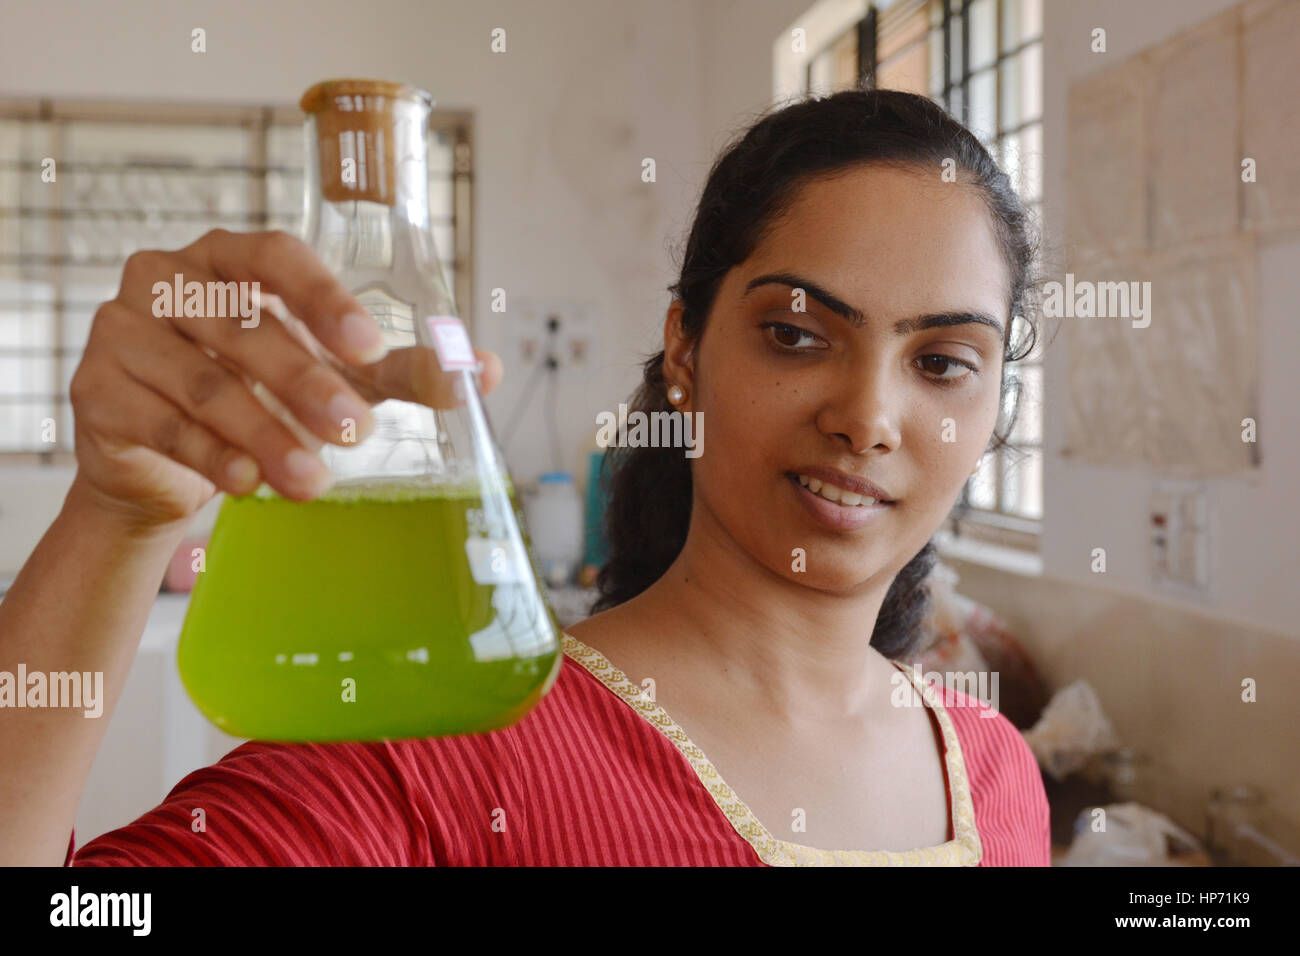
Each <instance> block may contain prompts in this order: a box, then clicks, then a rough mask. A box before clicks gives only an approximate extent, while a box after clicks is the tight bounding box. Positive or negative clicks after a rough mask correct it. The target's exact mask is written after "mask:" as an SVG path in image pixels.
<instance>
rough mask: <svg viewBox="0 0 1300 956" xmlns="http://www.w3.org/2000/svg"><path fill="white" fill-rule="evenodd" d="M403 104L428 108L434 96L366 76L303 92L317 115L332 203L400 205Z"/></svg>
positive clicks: (304, 103) (324, 182)
mask: <svg viewBox="0 0 1300 956" xmlns="http://www.w3.org/2000/svg"><path fill="white" fill-rule="evenodd" d="M399 104H403V105H407V104H416V105H419V106H423V107H425V108H426V109H427V108H430V107H432V106H433V97H432V96H430V95H429V94H428V93H426V92H425V91H424V90H421V89H418V88H416V87H414V86H407V85H405V84H403V83H393V82H390V81H388V80H363V79H341V80H325V81H323V82H321V83H317V84H316V85H315V86H313V87H312V88H311V89H309V90H308V91H307V92H306V93H304V94H303V95H302V99H301V100H300V101H299V104H298V105H299V106H300V107H302V110H303V112H305V113H314V114H315V116H316V149H317V155H318V157H319V168H320V184H321V195H322V196H323V197H324V198H325V199H326V200H327V201H329V202H350V201H352V200H356V199H364V200H369V201H370V202H378V203H383V204H384V205H387V206H392V205H394V204H395V203H396V201H397V148H396V143H397V139H396V135H395V132H396V127H397V123H398V115H397V109H398V106H399Z"/></svg>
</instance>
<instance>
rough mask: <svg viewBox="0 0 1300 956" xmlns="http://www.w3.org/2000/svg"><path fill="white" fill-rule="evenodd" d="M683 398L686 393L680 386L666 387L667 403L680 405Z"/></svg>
mask: <svg viewBox="0 0 1300 956" xmlns="http://www.w3.org/2000/svg"><path fill="white" fill-rule="evenodd" d="M685 397H686V393H685V392H684V391H682V387H681V386H680V385H670V386H669V387H668V401H670V402H672V403H673V404H674V405H680V404H681V402H682V399H684V398H685Z"/></svg>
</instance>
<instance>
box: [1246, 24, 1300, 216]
mask: <svg viewBox="0 0 1300 956" xmlns="http://www.w3.org/2000/svg"><path fill="white" fill-rule="evenodd" d="M1242 49H1243V57H1242V59H1243V69H1242V103H1241V106H1242V140H1241V142H1242V145H1241V149H1242V152H1243V154H1244V156H1243V157H1240V158H1239V159H1238V168H1240V162H1241V158H1245V157H1249V158H1251V159H1253V160H1255V176H1256V180H1255V182H1253V183H1247V184H1244V185H1243V186H1242V189H1243V190H1244V192H1245V215H1246V224H1247V225H1248V226H1250V227H1251V228H1266V227H1268V228H1271V227H1297V226H1300V68H1297V65H1296V59H1297V57H1298V56H1300V3H1297V2H1295V0H1286V2H1283V0H1251V2H1249V3H1247V4H1245V5H1244V7H1243V10H1242ZM1238 179H1240V173H1238Z"/></svg>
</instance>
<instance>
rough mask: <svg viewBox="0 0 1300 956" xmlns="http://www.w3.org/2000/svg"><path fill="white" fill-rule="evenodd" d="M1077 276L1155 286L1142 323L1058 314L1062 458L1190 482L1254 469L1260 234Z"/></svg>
mask: <svg viewBox="0 0 1300 956" xmlns="http://www.w3.org/2000/svg"><path fill="white" fill-rule="evenodd" d="M1071 270H1072V274H1073V275H1074V277H1075V282H1076V284H1079V283H1083V282H1093V283H1102V282H1106V283H1117V282H1127V283H1132V282H1137V283H1148V282H1149V283H1150V286H1149V299H1148V300H1147V301H1146V302H1145V308H1146V309H1147V310H1148V312H1147V314H1146V315H1145V316H1143V317H1141V318H1131V317H1115V316H1100V315H1095V316H1093V317H1065V318H1062V319H1061V323H1062V325H1063V327H1064V328H1063V332H1064V338H1065V340H1066V342H1067V349H1068V362H1067V367H1068V382H1069V394H1070V401H1069V403H1068V405H1067V411H1066V445H1065V448H1063V449H1062V456H1063V457H1065V458H1067V459H1074V460H1077V461H1084V462H1089V463H1094V464H1101V465H1110V466H1124V467H1134V466H1137V467H1141V466H1149V467H1151V468H1152V469H1156V470H1160V471H1162V472H1171V473H1186V474H1194V475H1224V474H1232V473H1236V472H1240V471H1242V470H1245V469H1249V468H1251V467H1253V466H1254V465H1255V464H1256V461H1255V451H1256V449H1257V447H1258V446H1257V445H1255V444H1253V443H1247V442H1245V441H1243V440H1242V431H1243V426H1242V420H1243V419H1244V418H1256V419H1257V415H1258V412H1257V409H1256V404H1255V402H1256V388H1255V382H1256V375H1257V369H1258V358H1259V336H1258V323H1257V319H1256V316H1257V309H1256V306H1255V243H1254V238H1253V236H1251V235H1250V234H1249V233H1242V234H1239V235H1237V236H1233V237H1230V238H1228V239H1223V240H1213V241H1209V242H1205V243H1200V244H1197V245H1196V246H1195V247H1184V248H1182V249H1179V250H1176V251H1171V252H1166V253H1160V254H1155V255H1150V256H1145V257H1130V258H1128V259H1125V260H1110V261H1104V260H1093V261H1091V262H1090V263H1087V264H1082V263H1081V264H1079V265H1072V266H1071ZM1141 288H1143V287H1142V286H1139V289H1141ZM1135 291H1136V290H1135ZM1139 294H1142V293H1141V292H1139ZM1135 322H1136V323H1138V324H1139V325H1140V324H1141V323H1149V324H1146V325H1145V327H1135Z"/></svg>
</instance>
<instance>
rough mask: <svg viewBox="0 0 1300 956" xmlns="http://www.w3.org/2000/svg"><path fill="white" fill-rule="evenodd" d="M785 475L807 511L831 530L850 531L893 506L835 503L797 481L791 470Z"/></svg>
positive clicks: (879, 502)
mask: <svg viewBox="0 0 1300 956" xmlns="http://www.w3.org/2000/svg"><path fill="white" fill-rule="evenodd" d="M785 477H786V479H787V480H788V481H789V482H790V484H791V485H793V486H794V491H795V494H796V495H797V496H798V498H799V501H800V502H802V503H803V506H804V507H805V508H807V509H808V512H809V513H810V514H811V515H812V516H813V517H814V518H815V519H817V521H818V522H819V523H820V524H822V525H824V526H825V527H827V528H830V529H831V530H833V531H852V530H854V529H855V528H861V527H862V526H863V525H865V524H866V523H867V522H869V521H873V520H875V519H876V518H877V517H878V516H879V515H881V514H882V513H883V512H885V511H888V510H889V509H890V508H892V507H893V506H894V503H893V502H892V501H877V502H876V503H875V504H873V505H841V504H837V503H836V502H834V501H828V500H827V499H825V498H823V497H821V496H820V495H818V494H816V493H814V492H812V491H809V490H808V489H807V488H805V487H804V486H803V485H801V484H800V483H799V476H798V475H796V474H794V473H793V472H787V473H786V476H785Z"/></svg>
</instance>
